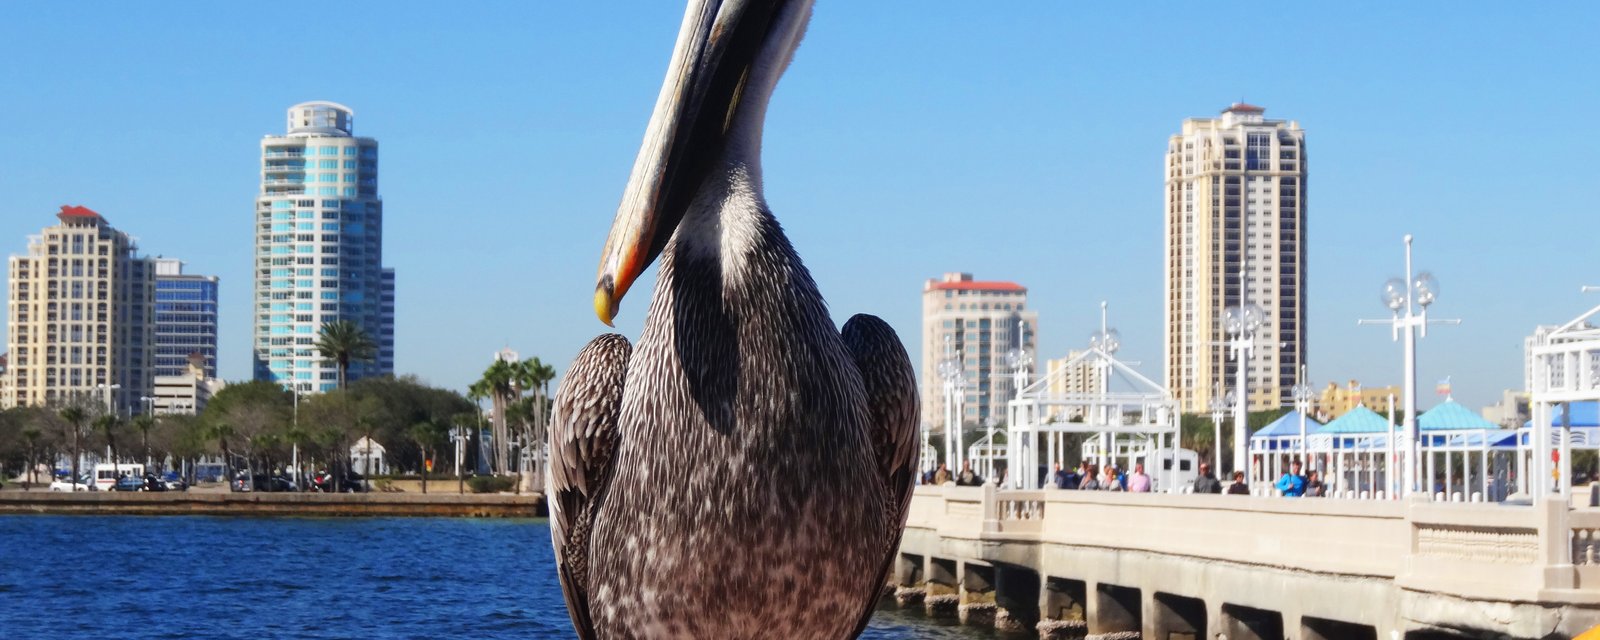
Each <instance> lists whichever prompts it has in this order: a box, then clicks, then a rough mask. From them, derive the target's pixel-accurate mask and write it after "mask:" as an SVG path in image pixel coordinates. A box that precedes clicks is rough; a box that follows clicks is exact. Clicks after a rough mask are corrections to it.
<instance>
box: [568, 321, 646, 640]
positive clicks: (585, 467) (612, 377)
mask: <svg viewBox="0 0 1600 640" xmlns="http://www.w3.org/2000/svg"><path fill="white" fill-rule="evenodd" d="M632 349H633V347H632V346H631V345H629V344H628V339H627V338H624V337H622V336H619V335H616V334H606V335H603V336H600V337H598V338H595V339H594V340H591V341H590V342H589V344H588V345H586V346H585V347H584V348H583V351H580V352H578V357H577V358H576V359H575V360H573V362H572V367H571V368H569V369H567V375H566V379H565V380H563V381H562V383H561V388H560V390H558V391H556V398H555V411H554V413H553V414H552V419H551V421H550V466H549V469H550V481H549V483H548V487H549V497H550V541H551V543H552V544H553V545H554V546H555V551H556V569H557V571H558V572H559V573H560V576H561V591H562V593H563V595H565V596H566V598H567V613H568V614H570V615H571V616H572V626H573V628H574V629H575V630H576V631H577V632H578V637H580V638H583V639H584V640H591V639H593V638H595V637H596V636H595V631H594V624H593V622H592V621H591V618H590V616H589V611H590V609H589V607H590V603H589V595H590V585H591V584H592V583H591V582H590V581H589V551H590V549H589V533H590V527H591V526H592V525H593V523H594V508H595V503H596V497H597V496H598V495H599V494H600V492H601V490H602V489H603V488H604V486H605V483H606V481H607V479H608V478H609V477H610V472H611V469H612V466H613V465H612V460H611V456H612V454H613V453H614V452H615V451H616V449H617V437H618V432H617V416H618V414H619V413H620V411H621V408H622V385H623V379H624V378H625V377H626V375H627V371H628V356H629V354H630V353H631V352H632Z"/></svg>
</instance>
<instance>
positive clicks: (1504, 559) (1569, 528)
mask: <svg viewBox="0 0 1600 640" xmlns="http://www.w3.org/2000/svg"><path fill="white" fill-rule="evenodd" d="M891 579H892V580H893V582H894V585H893V586H894V587H895V595H896V598H895V600H896V601H897V602H899V603H901V604H902V606H922V607H924V608H925V610H926V611H927V612H928V614H929V615H936V616H959V617H960V619H961V620H962V621H963V622H964V623H965V624H969V625H982V626H993V627H995V628H997V629H1002V630H1007V631H1023V632H1026V631H1029V630H1031V631H1033V632H1036V633H1038V634H1039V635H1040V637H1044V638H1085V637H1087V638H1139V637H1143V638H1161V639H1164V640H1165V639H1178V638H1193V639H1197V640H1198V639H1201V638H1205V639H1215V638H1220V637H1226V638H1228V639H1229V640H1240V639H1264V640H1282V639H1286V638H1305V639H1310V640H1331V639H1335V638H1338V639H1343V638H1354V639H1358V640H1360V639H1368V638H1370V639H1372V640H1377V639H1379V638H1382V639H1384V640H1390V639H1403V638H1409V639H1420V638H1451V637H1460V638H1547V637H1570V636H1573V635H1576V634H1578V633H1581V632H1583V631H1585V630H1587V629H1589V628H1591V627H1594V626H1596V625H1600V510H1596V509H1571V508H1569V506H1568V505H1567V504H1566V503H1564V502H1561V501H1559V500H1552V501H1541V502H1538V503H1536V504H1534V505H1532V506H1510V505H1498V504H1470V503H1433V502H1430V501H1427V500H1425V499H1418V500H1409V501H1373V500H1365V501H1363V500H1346V499H1285V498H1271V497H1249V496H1223V495H1164V494H1127V493H1106V492H1079V491H1009V490H997V489H995V488H994V487H982V488H977V487H959V488H958V487H918V488H917V490H916V497H915V498H914V499H913V502H912V506H911V514H910V518H909V522H908V524H907V529H906V534H905V537H904V538H903V542H902V544H901V554H900V557H899V559H898V561H897V562H896V565H895V570H894V571H893V572H892V575H891Z"/></svg>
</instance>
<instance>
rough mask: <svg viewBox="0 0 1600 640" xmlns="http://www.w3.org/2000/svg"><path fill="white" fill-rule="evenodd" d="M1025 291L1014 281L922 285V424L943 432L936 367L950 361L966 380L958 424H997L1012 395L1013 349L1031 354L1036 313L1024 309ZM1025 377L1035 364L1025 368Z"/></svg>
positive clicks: (952, 280)
mask: <svg viewBox="0 0 1600 640" xmlns="http://www.w3.org/2000/svg"><path fill="white" fill-rule="evenodd" d="M1027 307H1028V289H1027V288H1026V287H1023V286H1022V285H1020V284H1017V283H1015V282H998V281H980V280H973V279H972V274H970V273H946V274H944V277H943V278H940V279H938V280H928V281H927V283H926V284H924V285H923V287H922V422H923V424H927V425H930V426H934V427H937V428H938V429H940V430H943V429H944V426H945V423H946V422H947V419H946V416H945V387H944V384H945V380H944V378H943V376H941V375H940V367H939V365H940V363H941V362H945V361H950V362H952V363H954V367H955V368H956V369H958V370H960V371H961V372H962V376H963V378H964V379H965V380H966V391H965V394H964V395H965V400H964V401H963V403H962V414H963V418H962V422H963V423H964V424H966V425H968V426H984V425H986V424H988V421H989V418H990V417H991V416H992V417H994V418H995V419H996V420H1000V421H1003V420H1005V416H1006V411H1005V407H1006V401H1008V400H1010V399H1012V398H1014V397H1016V390H1015V389H1016V387H1015V385H1014V381H1015V373H1016V371H1015V367H1013V366H1011V364H1010V362H1009V361H1008V358H1007V356H1008V355H1010V354H1011V353H1012V352H1013V351H1016V352H1020V353H1026V354H1032V353H1034V345H1035V344H1036V336H1037V333H1038V330H1039V314H1038V313H1037V312H1035V311H1031V310H1029V309H1028V308H1027ZM1028 370H1029V374H1030V379H1034V380H1037V379H1038V378H1037V376H1034V375H1033V373H1034V372H1037V371H1038V367H1037V365H1035V364H1030V365H1029V366H1028Z"/></svg>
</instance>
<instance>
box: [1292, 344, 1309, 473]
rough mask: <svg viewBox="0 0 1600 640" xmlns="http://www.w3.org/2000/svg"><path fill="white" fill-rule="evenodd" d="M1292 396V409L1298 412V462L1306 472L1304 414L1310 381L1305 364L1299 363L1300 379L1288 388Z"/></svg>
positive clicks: (1305, 412)
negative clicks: (1291, 387) (1307, 377)
mask: <svg viewBox="0 0 1600 640" xmlns="http://www.w3.org/2000/svg"><path fill="white" fill-rule="evenodd" d="M1290 394H1291V395H1292V396H1293V397H1294V410H1295V411H1296V412H1298V413H1299V414H1300V464H1301V465H1303V466H1302V467H1301V468H1303V469H1305V470H1306V471H1307V472H1310V471H1311V459H1310V458H1309V457H1307V455H1306V454H1307V447H1306V414H1307V413H1309V412H1310V411H1311V383H1310V382H1308V381H1307V380H1306V366H1305V365H1303V364H1302V365H1300V381H1299V382H1298V383H1296V384H1295V385H1294V388H1293V389H1291V390H1290Z"/></svg>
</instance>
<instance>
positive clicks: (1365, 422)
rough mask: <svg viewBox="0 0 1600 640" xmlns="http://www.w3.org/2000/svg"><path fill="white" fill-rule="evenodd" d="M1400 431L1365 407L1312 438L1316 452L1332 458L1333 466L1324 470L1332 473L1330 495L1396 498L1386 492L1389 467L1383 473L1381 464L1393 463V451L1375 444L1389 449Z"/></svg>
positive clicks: (1329, 480) (1329, 487)
mask: <svg viewBox="0 0 1600 640" xmlns="http://www.w3.org/2000/svg"><path fill="white" fill-rule="evenodd" d="M1396 428H1397V427H1395V426H1394V425H1391V424H1389V419H1388V418H1385V417H1383V416H1381V415H1378V413H1377V412H1376V411H1373V410H1371V409H1368V408H1367V407H1366V406H1365V405H1361V406H1357V407H1356V408H1354V409H1351V410H1350V411H1346V412H1345V414H1344V415H1342V416H1339V417H1338V418H1335V419H1333V420H1332V421H1330V422H1328V424H1325V425H1322V427H1321V428H1319V429H1317V430H1316V434H1315V435H1313V436H1309V437H1308V439H1309V440H1310V442H1309V443H1308V444H1310V445H1311V448H1312V450H1314V451H1319V452H1323V453H1324V454H1325V455H1327V456H1328V457H1329V458H1331V464H1328V465H1326V466H1324V468H1325V469H1330V470H1331V473H1329V474H1328V480H1327V483H1328V495H1330V496H1341V497H1358V496H1361V497H1374V496H1380V495H1382V496H1385V497H1387V496H1389V495H1392V494H1393V489H1386V487H1388V478H1387V470H1388V465H1382V466H1383V469H1382V470H1380V469H1379V466H1380V465H1379V463H1380V462H1382V461H1384V460H1389V459H1392V457H1393V456H1392V455H1391V452H1392V449H1377V448H1374V446H1373V445H1374V441H1375V440H1379V439H1381V440H1382V441H1383V442H1384V443H1385V446H1387V443H1388V440H1389V438H1388V436H1389V435H1391V434H1393V433H1394V431H1395V429H1396Z"/></svg>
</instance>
